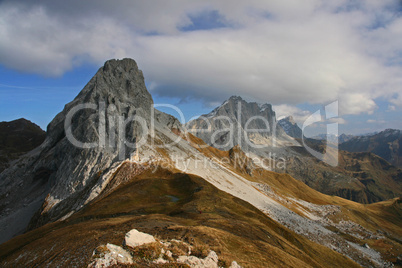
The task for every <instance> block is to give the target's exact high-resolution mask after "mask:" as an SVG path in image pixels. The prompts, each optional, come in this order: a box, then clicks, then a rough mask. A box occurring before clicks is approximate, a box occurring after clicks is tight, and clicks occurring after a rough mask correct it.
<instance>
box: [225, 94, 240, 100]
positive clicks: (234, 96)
mask: <svg viewBox="0 0 402 268" xmlns="http://www.w3.org/2000/svg"><path fill="white" fill-rule="evenodd" d="M242 100H243V98H242V97H240V96H236V95H233V96H231V97H230V98H229V99H228V101H242Z"/></svg>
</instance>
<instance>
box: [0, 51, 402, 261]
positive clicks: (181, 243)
mask: <svg viewBox="0 0 402 268" xmlns="http://www.w3.org/2000/svg"><path fill="white" fill-rule="evenodd" d="M288 121H289V123H290V124H291V127H292V128H294V131H293V132H289V133H290V134H292V133H293V134H292V135H295V136H296V137H297V135H300V133H298V132H297V129H296V126H297V125H296V126H295V124H292V122H291V121H292V120H290V119H289V120H288ZM291 127H289V128H287V127H286V126H282V125H280V124H277V121H276V115H275V112H274V111H273V109H272V106H271V105H269V104H264V105H258V104H257V103H254V102H247V101H245V100H243V99H242V98H241V97H238V96H234V97H231V98H229V99H228V100H227V101H225V102H223V103H222V105H220V106H219V107H217V108H216V109H214V110H213V111H212V112H211V113H209V114H206V115H204V116H202V117H200V118H199V119H196V120H194V121H192V122H189V123H188V124H187V125H182V124H181V123H180V122H179V121H178V120H177V119H176V118H174V117H173V116H171V115H168V114H165V113H163V112H160V111H158V110H156V109H155V108H154V106H153V99H152V96H151V94H150V93H149V92H148V90H147V89H146V86H145V82H144V76H143V73H142V71H141V70H139V68H138V66H137V63H136V62H135V61H134V60H132V59H123V60H109V61H107V62H106V63H105V64H104V66H102V67H101V68H100V69H99V70H98V72H97V73H96V74H95V76H94V77H93V78H92V79H91V80H90V81H89V82H88V84H87V85H86V86H85V87H84V88H83V90H82V91H81V92H80V93H79V94H78V95H77V96H76V98H75V99H74V100H73V101H72V102H70V103H68V104H67V105H66V106H65V108H64V109H63V110H62V111H61V112H60V113H59V114H58V115H57V116H56V117H55V118H54V119H53V120H52V122H51V123H50V124H49V126H48V128H47V133H46V138H45V140H44V142H43V143H42V144H41V145H40V146H39V147H36V148H34V149H33V150H32V151H30V152H28V153H26V154H23V155H21V156H20V157H19V158H18V159H17V160H15V161H14V162H12V164H11V165H10V167H8V168H7V169H5V170H4V171H2V172H1V173H0V238H1V244H0V266H1V267H47V266H49V267H99V266H113V265H114V266H130V265H131V266H134V267H198V266H195V264H194V262H197V261H198V262H200V259H202V260H204V261H206V259H208V258H210V259H213V264H211V265H209V266H205V265H204V266H200V267H208V268H209V267H231V268H236V267H237V268H238V267H239V266H240V267H361V266H363V267H391V266H392V264H398V262H399V260H398V255H399V254H400V252H402V243H401V242H400V241H401V240H400V238H401V237H402V231H401V228H400V223H401V220H402V200H401V198H400V196H401V193H402V189H401V185H402V181H401V179H402V174H401V170H400V169H398V168H396V167H394V166H392V165H391V164H390V163H388V162H387V161H385V160H384V159H382V158H381V157H378V156H376V155H375V154H373V153H369V152H365V153H353V152H345V151H343V152H341V154H340V155H339V156H338V155H336V154H335V152H334V151H332V149H331V147H326V144H325V143H324V142H323V141H319V140H312V139H309V140H308V144H309V146H311V147H312V148H314V149H315V150H317V151H319V152H325V151H328V152H329V153H328V157H338V158H339V163H338V165H337V166H331V165H329V164H327V163H326V162H323V161H320V160H319V159H317V158H316V157H313V156H312V155H311V154H310V153H309V152H308V151H307V150H306V148H305V147H302V146H301V145H300V139H299V138H294V137H291V136H290V135H288V134H286V131H289V129H290V128H291ZM16 129H18V128H16ZM203 130H204V131H203ZM261 130H265V131H261ZM34 132H35V131H34ZM38 133H39V131H38ZM193 133H194V135H193ZM30 135H33V134H32V133H31V134H29V135H28V136H30ZM35 135H36V134H35ZM27 139H28V140H29V139H30V138H27ZM39 141H40V139H39V140H38V142H37V143H35V144H34V143H32V144H31V146H32V147H35V146H36V145H37V144H38V143H39ZM13 142H14V141H13ZM9 144H11V143H9ZM13 146H14V145H13ZM21 146H22V144H21ZM15 147H18V146H17V145H15ZM22 148H24V149H27V148H28V147H27V146H26V145H25V146H22ZM325 159H326V158H324V160H325ZM335 195H337V196H335ZM345 198H347V199H349V200H347V199H345ZM351 200H354V201H358V202H361V203H364V204H361V203H357V202H354V201H351ZM378 201H381V202H378ZM369 203H370V204H369ZM133 229H136V230H139V231H141V232H145V233H147V234H150V235H152V236H153V237H154V238H155V240H153V241H154V242H152V241H151V242H149V243H145V244H143V245H139V246H135V245H134V246H133V244H130V245H128V244H124V245H122V241H125V237H126V238H127V234H128V233H129V232H130V233H131V231H133ZM208 256H210V257H208ZM211 256H212V257H211ZM189 260H192V261H193V263H192V264H191V265H190V264H189ZM123 261H124V262H123ZM234 261H235V262H234Z"/></svg>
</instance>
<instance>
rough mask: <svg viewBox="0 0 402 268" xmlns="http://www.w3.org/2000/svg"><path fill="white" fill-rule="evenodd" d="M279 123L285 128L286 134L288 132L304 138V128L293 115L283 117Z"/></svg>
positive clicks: (290, 134) (295, 136)
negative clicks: (302, 128)
mask: <svg viewBox="0 0 402 268" xmlns="http://www.w3.org/2000/svg"><path fill="white" fill-rule="evenodd" d="M278 124H279V125H280V126H281V127H282V128H283V129H284V130H285V132H286V134H288V135H289V136H291V137H293V138H297V139H301V138H302V136H303V133H302V130H301V128H300V127H299V126H298V125H297V123H296V121H295V120H294V119H293V116H287V117H285V118H282V119H281V120H279V121H278Z"/></svg>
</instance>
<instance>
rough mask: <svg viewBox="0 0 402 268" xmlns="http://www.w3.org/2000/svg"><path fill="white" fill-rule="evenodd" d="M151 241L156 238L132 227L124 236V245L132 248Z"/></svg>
mask: <svg viewBox="0 0 402 268" xmlns="http://www.w3.org/2000/svg"><path fill="white" fill-rule="evenodd" d="M153 242H156V240H155V238H154V237H153V236H152V235H150V234H146V233H142V232H139V231H138V230H136V229H132V230H131V231H130V232H128V233H126V236H125V238H124V243H125V245H126V246H129V247H132V248H135V247H138V246H141V245H144V244H148V243H153Z"/></svg>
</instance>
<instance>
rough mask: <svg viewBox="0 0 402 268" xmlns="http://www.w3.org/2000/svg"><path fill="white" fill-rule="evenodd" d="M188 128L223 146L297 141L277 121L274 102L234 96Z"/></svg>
mask: <svg viewBox="0 0 402 268" xmlns="http://www.w3.org/2000/svg"><path fill="white" fill-rule="evenodd" d="M187 128H188V130H189V131H190V132H191V133H193V134H194V135H196V136H197V137H199V138H201V139H203V140H204V141H205V142H206V143H207V144H209V145H212V146H214V147H216V148H219V149H222V150H229V149H230V148H232V147H234V146H235V145H239V146H240V147H241V148H242V149H249V148H254V147H267V146H275V143H277V145H284V144H286V145H294V140H293V139H292V138H291V137H289V136H287V135H286V133H285V132H284V131H283V129H282V128H281V127H280V126H278V125H277V122H276V115H275V112H274V111H273V110H272V106H271V105H270V104H263V105H260V104H257V103H256V102H247V101H245V100H243V99H242V98H241V97H238V96H232V97H230V98H229V99H228V100H226V101H225V102H224V103H222V105H220V106H219V107H217V108H215V109H214V110H213V111H212V112H211V113H209V114H206V115H203V116H201V117H200V118H198V119H196V120H193V121H191V122H189V123H188V124H187Z"/></svg>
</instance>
